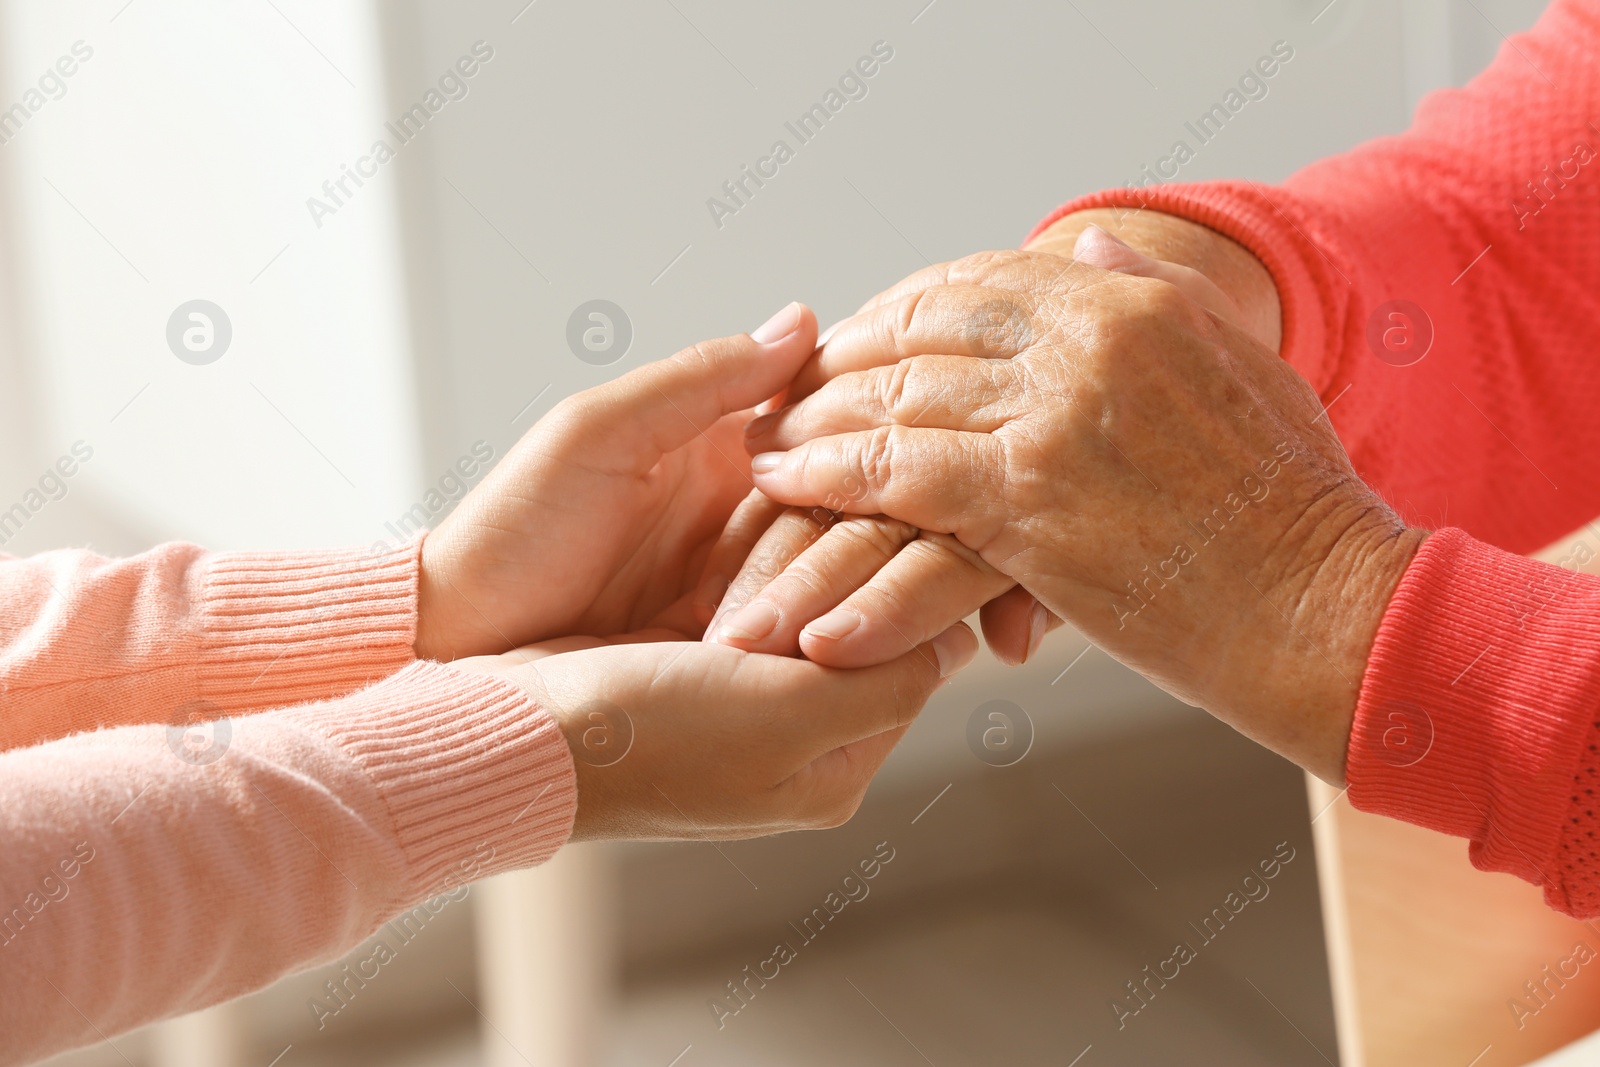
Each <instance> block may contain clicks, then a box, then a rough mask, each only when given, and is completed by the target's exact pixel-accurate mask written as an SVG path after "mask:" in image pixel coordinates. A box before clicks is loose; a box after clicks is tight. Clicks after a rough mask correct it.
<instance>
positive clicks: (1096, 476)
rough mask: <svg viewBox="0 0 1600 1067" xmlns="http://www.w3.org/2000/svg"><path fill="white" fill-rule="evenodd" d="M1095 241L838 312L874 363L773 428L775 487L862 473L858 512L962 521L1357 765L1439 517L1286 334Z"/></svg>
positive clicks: (1290, 734)
mask: <svg viewBox="0 0 1600 1067" xmlns="http://www.w3.org/2000/svg"><path fill="white" fill-rule="evenodd" d="M1100 240H1101V238H1098V237H1091V238H1089V244H1090V245H1092V244H1093V243H1094V242H1098V241H1100ZM1075 248H1076V249H1077V250H1078V251H1079V252H1080V261H1078V262H1073V261H1071V260H1067V259H1065V258H1063V257H1061V256H1059V255H1056V254H1053V253H1039V252H1012V253H986V254H982V255H979V256H974V257H969V258H968V259H966V260H960V261H957V262H955V263H951V264H945V265H941V266H939V267H934V268H930V269H929V270H927V271H922V272H919V273H918V274H917V275H914V276H913V277H912V278H911V279H908V280H907V282H905V283H902V285H901V286H899V287H897V288H896V289H895V290H891V291H890V293H889V294H887V297H886V299H884V300H883V301H881V302H880V303H879V304H878V306H877V307H875V308H873V309H870V310H868V311H867V312H865V313H863V314H861V315H858V316H857V317H856V318H855V319H853V320H851V321H850V322H849V323H847V324H846V325H844V326H842V327H840V328H839V330H838V331H837V332H836V333H835V334H834V335H833V337H832V338H831V339H830V340H829V343H828V345H827V356H828V358H829V359H830V360H831V361H832V362H833V364H834V369H835V370H837V369H839V368H860V369H849V370H843V372H842V373H838V374H837V375H836V376H833V377H831V378H830V379H828V380H826V381H825V382H824V383H823V384H821V385H820V387H819V388H817V389H816V391H815V392H813V393H812V394H811V395H809V396H805V397H804V398H803V399H801V400H800V401H799V402H798V403H796V404H794V405H792V406H791V407H789V408H786V409H784V410H783V411H782V412H780V413H777V414H776V415H775V416H774V417H773V418H771V419H767V420H764V421H762V422H760V423H759V424H758V425H757V426H755V427H753V428H752V437H751V440H750V442H749V447H750V448H751V449H752V451H755V452H758V453H761V454H760V455H757V457H756V460H755V463H754V471H755V477H756V482H757V486H758V487H759V488H760V489H761V490H762V491H763V492H764V493H766V494H767V495H768V496H769V497H771V498H773V499H774V500H778V501H782V502H784V503H788V504H793V505H801V506H810V505H815V504H817V503H819V502H821V501H822V500H823V499H824V498H826V497H827V496H828V494H829V493H830V492H832V491H834V488H835V487H836V486H838V485H841V484H844V483H845V482H846V481H847V480H849V479H854V480H856V481H858V482H859V483H861V485H862V486H863V487H864V488H863V490H862V491H861V492H860V493H859V494H858V495H857V496H856V497H855V498H854V499H851V500H850V501H849V502H848V504H847V506H846V510H848V511H850V512H851V513H860V514H866V515H871V514H877V513H882V514H884V515H886V516H889V517H891V518H893V519H896V520H899V521H901V522H904V523H908V524H910V525H911V526H914V527H916V528H918V529H921V530H928V531H936V532H941V533H946V534H951V535H954V537H955V538H956V539H957V540H958V541H959V542H960V543H961V544H962V545H963V546H965V547H966V548H967V549H968V550H970V551H972V552H974V553H976V554H977V555H978V556H979V557H980V558H981V559H982V560H983V561H984V562H986V563H987V564H988V565H989V566H991V567H992V568H994V570H996V571H999V572H1001V573H1002V574H1004V575H1006V576H1007V577H1009V578H1011V579H1013V580H1014V581H1016V582H1017V583H1018V584H1019V585H1020V586H1021V587H1022V588H1023V589H1024V590H1026V592H1027V593H1028V594H1031V595H1032V596H1033V597H1035V598H1037V599H1038V600H1039V601H1040V602H1041V603H1042V604H1043V605H1044V606H1046V607H1047V608H1049V609H1050V610H1051V611H1053V612H1054V613H1055V614H1057V615H1059V616H1060V617H1062V618H1065V619H1067V620H1069V621H1071V622H1072V623H1073V624H1074V625H1075V626H1077V627H1078V628H1079V629H1080V630H1082V631H1083V632H1084V633H1085V634H1086V635H1087V636H1088V637H1089V638H1090V639H1091V640H1093V641H1095V643H1096V644H1098V645H1100V646H1101V647H1102V648H1104V649H1106V650H1107V651H1108V652H1110V653H1111V654H1113V655H1114V656H1116V657H1117V658H1119V659H1121V660H1123V661H1124V662H1126V663H1128V664H1129V665H1130V666H1132V667H1134V668H1135V669H1137V670H1139V671H1140V672H1141V673H1144V674H1145V675H1146V676H1148V677H1150V678H1151V679H1152V680H1154V681H1155V682H1157V684H1160V685H1162V686H1163V687H1164V688H1166V689H1167V690H1168V691H1170V692H1172V693H1174V694H1175V695H1177V696H1178V697H1180V698H1181V699H1184V700H1186V701H1188V702H1190V703H1192V704H1195V705H1198V706H1201V707H1204V708H1207V709H1208V710H1210V711H1212V712H1213V713H1215V714H1217V715H1218V716H1219V717H1221V718H1223V719H1224V720H1226V721H1228V722H1230V723H1232V724H1233V725H1234V726H1235V727H1237V728H1238V729H1240V730H1241V731H1242V732H1244V733H1246V734H1247V735H1249V736H1251V737H1253V738H1255V739H1256V740H1258V741H1260V742H1262V743H1263V744H1265V745H1267V746H1268V747H1270V748H1273V749H1274V750H1276V751H1278V752H1280V753H1282V754H1284V755H1286V756H1288V757H1289V758H1290V759H1292V760H1294V761H1296V762H1297V763H1300V764H1301V765H1302V766H1305V767H1307V768H1308V769H1310V770H1312V771H1313V772H1314V773H1316V774H1318V775H1319V776H1321V777H1323V778H1324V779H1326V780H1328V781H1331V782H1340V781H1342V780H1343V774H1344V771H1343V758H1344V750H1345V743H1346V740H1347V738H1348V734H1349V726H1350V721H1351V716H1352V714H1353V710H1354V706H1355V701H1356V696H1357V693H1358V690H1359V682H1360V678H1361V674H1362V671H1363V669H1364V665H1365V661H1366V656H1367V654H1368V652H1369V650H1370V648H1371V643H1372V639H1373V636H1374V634H1375V633H1376V630H1377V625H1378V622H1379V620H1380V619H1381V617H1382V614H1383V610H1384V608H1385V606H1386V605H1387V603H1388V599H1389V596H1390V594H1391V593H1392V591H1393V589H1394V586H1395V584H1396V583H1397V582H1398V580H1399V577H1400V575H1401V573H1402V572H1403V571H1404V569H1405V566H1406V565H1407V564H1408V563H1409V561H1410V559H1411V556H1412V555H1413V554H1414V552H1415V550H1416V547H1417V545H1418V544H1419V543H1420V541H1421V539H1422V538H1423V537H1424V536H1425V533H1424V532H1422V531H1418V530H1408V529H1407V528H1406V527H1405V526H1404V524H1403V523H1401V521H1400V520H1399V519H1398V517H1397V516H1395V515H1394V513H1393V512H1392V511H1391V510H1390V509H1389V508H1388V507H1387V506H1385V505H1384V504H1383V502H1382V501H1381V500H1380V499H1379V498H1378V497H1377V496H1376V495H1375V494H1373V493H1372V492H1371V491H1370V490H1369V489H1367V487H1366V486H1365V485H1363V484H1362V483H1361V482H1360V480H1359V479H1358V478H1357V477H1356V475H1355V474H1354V472H1353V471H1352V470H1351V468H1350V465H1349V460H1348V458H1347V457H1346V455H1345V453H1344V450H1343V448H1342V446H1341V445H1340V444H1339V441H1338V439H1337V437H1336V436H1335V435H1334V434H1333V431H1332V430H1331V428H1330V427H1329V424H1328V420H1327V419H1326V418H1325V417H1324V416H1323V413H1322V406H1321V404H1320V403H1319V402H1318V400H1317V398H1316V396H1315V395H1314V393H1313V392H1312V390H1311V388H1310V387H1309V385H1307V384H1306V382H1305V381H1304V379H1302V378H1301V377H1300V376H1299V375H1298V374H1297V373H1295V371H1294V370H1293V369H1292V368H1291V367H1289V366H1288V365H1287V364H1285V363H1284V362H1283V361H1282V360H1281V359H1279V358H1278V357H1277V354H1276V353H1275V352H1274V351H1273V350H1272V349H1271V348H1269V347H1268V346H1267V345H1266V344H1264V343H1263V341H1262V339H1260V338H1258V337H1256V336H1253V335H1252V333H1251V332H1247V330H1246V329H1244V328H1241V326H1239V325H1235V324H1234V322H1230V321H1227V319H1224V318H1222V317H1219V316H1218V315H1217V314H1216V313H1215V312H1210V311H1207V310H1206V309H1205V308H1203V307H1202V305H1201V304H1199V303H1197V302H1196V301H1195V300H1194V299H1191V298H1190V297H1189V296H1187V295H1185V293H1184V292H1183V291H1181V290H1180V289H1179V288H1178V286H1177V285H1176V284H1174V283H1173V282H1172V281H1168V280H1163V279H1161V278H1158V277H1144V276H1139V275H1138V274H1134V273H1132V272H1130V271H1128V270H1107V269H1102V268H1100V267H1095V266H1091V265H1089V264H1088V263H1085V262H1082V261H1081V259H1082V255H1081V253H1083V252H1084V251H1085V250H1086V245H1085V243H1084V242H1083V241H1079V242H1078V243H1077V244H1076V245H1075ZM1146 272H1147V273H1149V271H1148V268H1146ZM1240 310H1241V311H1242V308H1241V309H1240ZM1244 321H1246V322H1253V323H1254V324H1255V325H1256V326H1257V328H1260V327H1261V320H1260V319H1258V318H1250V317H1246V318H1245V319H1244ZM974 324H976V327H975V325H974ZM975 356H977V357H986V358H972V357H975ZM1219 508H1222V509H1224V510H1223V512H1222V513H1221V514H1222V515H1224V516H1227V517H1226V518H1224V519H1223V520H1222V521H1221V522H1220V523H1219V522H1218V521H1217V520H1216V519H1213V522H1212V526H1213V528H1218V529H1220V533H1216V534H1214V535H1212V536H1207V534H1206V533H1205V532H1204V531H1203V530H1202V529H1201V525H1200V524H1201V523H1202V522H1204V521H1205V519H1206V518H1207V517H1209V516H1215V515H1217V514H1218V512H1217V509H1219ZM1182 546H1187V551H1186V552H1180V551H1179V549H1180V547H1182ZM1183 556H1191V557H1193V558H1187V559H1181V558H1180V560H1179V562H1176V563H1174V562H1172V561H1173V560H1174V559H1175V558H1179V557H1183ZM1133 582H1138V583H1143V584H1140V585H1138V586H1134V587H1130V584H1129V583H1133ZM936 624H937V623H936V622H934V623H930V625H936Z"/></svg>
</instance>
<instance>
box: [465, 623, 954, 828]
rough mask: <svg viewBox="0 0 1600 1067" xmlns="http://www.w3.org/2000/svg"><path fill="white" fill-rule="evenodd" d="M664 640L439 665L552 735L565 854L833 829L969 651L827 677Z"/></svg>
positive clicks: (947, 640) (804, 667) (596, 643)
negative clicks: (620, 842) (622, 843)
mask: <svg viewBox="0 0 1600 1067" xmlns="http://www.w3.org/2000/svg"><path fill="white" fill-rule="evenodd" d="M678 636H679V635H674V634H670V633H663V632H659V631H657V632H647V633H640V634H634V635H631V636H626V637H622V638H617V639H613V640H612V641H610V642H605V641H601V640H598V639H595V638H564V639H559V640H557V641H554V642H549V643H546V644H544V645H542V646H533V647H531V648H525V649H519V650H517V651H515V652H511V653H507V654H504V655H500V656H484V657H474V658H470V659H463V660H458V661H456V663H455V664H453V666H454V667H455V668H457V669H460V670H466V671H472V672H477V673H484V674H492V675H496V676H498V677H500V678H503V679H505V680H507V681H510V682H512V683H513V684H515V685H518V686H520V687H521V688H523V689H524V690H525V691H526V692H527V693H528V694H529V696H530V697H531V698H532V699H533V700H534V701H535V702H536V703H538V704H539V705H540V706H541V707H543V708H545V709H547V710H548V711H550V712H551V714H553V715H554V716H555V718H556V720H557V721H558V722H559V723H560V725H561V729H562V731H563V733H564V734H565V735H566V738H567V743H568V745H569V746H570V747H571V749H572V753H573V761H574V765H575V767H576V769H577V776H578V778H577V781H578V815H577V823H576V825H575V827H574V830H573V839H574V840H592V839H597V838H626V839H630V840H638V839H650V838H661V839H668V838H677V839H702V840H704V839H708V838H710V839H731V838H744V837H756V836H760V835H764V834H774V833H780V832H783V831H786V830H803V829H817V828H822V827H829V826H838V825H839V824H840V823H843V822H845V821H846V820H847V819H849V818H850V816H851V815H853V814H854V813H855V811H856V808H857V807H859V806H860V804H861V799H862V797H863V796H864V795H865V793H866V790H867V786H868V784H869V783H870V782H871V781H872V776H873V775H874V774H875V773H876V772H877V770H878V768H879V766H881V765H882V763H883V761H884V759H885V758H886V757H887V756H888V754H889V752H890V750H891V749H893V748H894V746H895V744H896V742H898V741H899V739H900V737H901V735H902V734H904V733H905V731H906V728H907V727H908V726H910V724H911V722H912V720H913V719H915V718H916V716H917V714H918V713H919V712H920V711H921V710H922V707H923V705H924V704H925V703H926V702H927V700H928V698H929V697H930V696H931V695H932V694H933V692H934V690H935V689H936V688H937V687H938V686H939V684H940V681H941V680H942V679H943V678H946V677H949V676H950V675H952V674H954V673H955V672H956V671H958V670H960V669H961V668H962V667H964V666H965V665H966V664H968V663H970V662H971V661H972V658H973V656H974V655H975V654H976V652H977V644H978V642H977V638H976V637H975V636H974V635H973V633H972V631H971V630H969V629H967V627H965V626H955V627H952V628H951V629H950V630H948V631H947V632H945V633H944V634H941V635H940V636H939V637H938V638H936V639H935V640H933V641H932V642H930V643H928V644H925V645H923V646H922V647H920V648H918V649H916V650H914V651H913V652H911V653H909V654H908V655H905V656H901V657H900V658H899V659H896V660H894V661H893V662H891V663H887V664H884V665H882V666H878V667H870V668H866V669H863V670H859V671H840V670H832V669H829V668H827V667H822V666H819V665H817V664H815V663H808V662H806V661H805V660H801V659H788V658H783V657H779V656H764V655H756V654H752V653H747V652H740V651H737V650H735V649H731V648H723V647H720V646H717V645H710V644H701V643H698V642H684V641H681V640H672V639H673V638H675V637H678ZM663 638H665V639H667V640H662V639H663ZM636 642H646V643H636Z"/></svg>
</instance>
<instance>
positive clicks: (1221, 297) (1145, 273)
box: [1072, 225, 1246, 329]
mask: <svg viewBox="0 0 1600 1067" xmlns="http://www.w3.org/2000/svg"><path fill="white" fill-rule="evenodd" d="M1072 255H1073V258H1074V259H1075V260H1076V261H1077V262H1079V263H1083V264H1086V265H1088V266H1091V267H1099V268H1100V269H1101V270H1109V271H1115V272H1116V273H1118V274H1132V275H1136V276H1138V277H1141V278H1157V279H1159V280H1161V281H1164V282H1168V283H1170V284H1172V285H1174V286H1176V287H1177V288H1178V289H1179V291H1181V292H1182V293H1183V295H1185V296H1187V297H1188V298H1189V299H1190V300H1193V301H1194V302H1195V303H1196V304H1199V305H1200V306H1201V307H1203V308H1205V309H1206V310H1207V311H1209V312H1211V313H1212V314H1213V315H1215V316H1217V317H1218V318H1220V319H1224V320H1226V321H1228V322H1230V323H1232V324H1233V325H1235V326H1237V327H1239V328H1240V329H1246V327H1245V325H1244V318H1245V316H1244V311H1243V310H1242V309H1241V308H1240V307H1239V305H1238V304H1236V303H1234V301H1233V299H1232V298H1231V297H1229V296H1228V294H1227V293H1224V292H1223V291H1222V290H1221V289H1219V288H1218V287H1217V284H1216V283H1215V282H1213V281H1212V280H1211V279H1210V278H1207V277H1206V276H1205V275H1204V274H1201V273H1200V272H1199V271H1197V270H1195V269H1194V268H1193V267H1185V266H1183V265H1182V264H1179V263H1169V262H1167V261H1166V260H1162V259H1155V258H1153V257H1151V256H1147V255H1145V254H1144V253H1142V252H1138V251H1136V250H1134V249H1133V248H1131V247H1129V246H1128V245H1127V244H1126V243H1124V242H1123V240H1122V239H1121V238H1119V237H1117V236H1116V235H1114V234H1112V233H1111V232H1110V231H1108V230H1103V229H1101V228H1100V227H1099V226H1095V225H1090V226H1088V227H1086V228H1085V229H1084V231H1083V232H1082V233H1080V234H1079V235H1078V240H1077V243H1076V244H1075V245H1074V246H1073V249H1072Z"/></svg>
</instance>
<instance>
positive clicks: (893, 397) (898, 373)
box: [878, 359, 918, 422]
mask: <svg viewBox="0 0 1600 1067" xmlns="http://www.w3.org/2000/svg"><path fill="white" fill-rule="evenodd" d="M917 373H918V372H917V361H916V360H915V359H902V360H901V361H900V362H898V363H896V364H895V365H894V366H892V367H890V368H889V373H888V374H884V375H880V376H879V377H878V381H879V383H880V385H879V387H878V388H879V395H878V403H879V404H880V405H881V406H882V407H883V413H884V414H885V415H886V416H888V418H889V419H891V420H892V421H895V422H899V421H901V420H902V418H903V417H904V416H905V415H906V414H907V413H908V404H909V394H911V393H912V392H914V384H915V383H913V382H912V380H911V379H912V376H913V375H915V374H917Z"/></svg>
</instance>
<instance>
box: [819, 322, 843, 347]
mask: <svg viewBox="0 0 1600 1067" xmlns="http://www.w3.org/2000/svg"><path fill="white" fill-rule="evenodd" d="M849 321H850V320H849V319H840V320H839V321H838V322H836V323H834V324H833V325H832V326H829V327H828V328H827V329H826V330H823V331H822V332H821V333H819V334H817V347H818V348H821V347H822V346H823V345H825V344H827V343H828V341H829V340H831V339H832V337H833V335H834V333H835V332H836V331H837V330H838V329H839V327H841V326H843V325H844V324H845V323H847V322H849Z"/></svg>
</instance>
